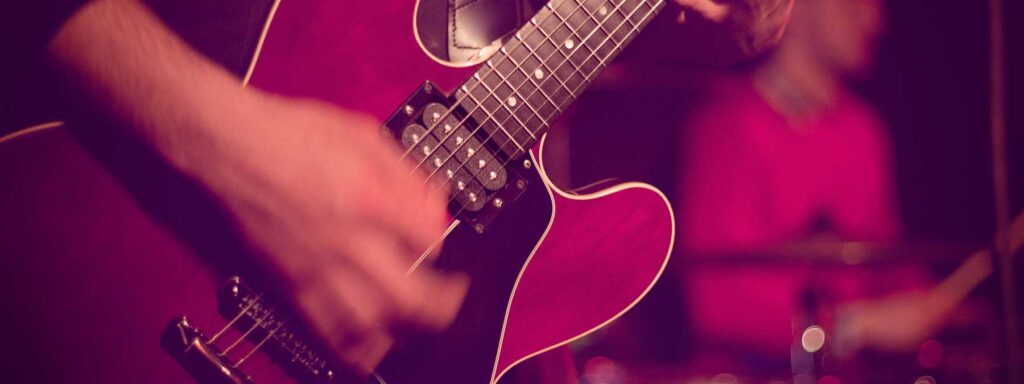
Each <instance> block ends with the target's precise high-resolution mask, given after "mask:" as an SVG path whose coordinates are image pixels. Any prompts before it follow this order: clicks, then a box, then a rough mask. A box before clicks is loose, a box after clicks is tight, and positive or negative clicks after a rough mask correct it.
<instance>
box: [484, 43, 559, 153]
mask: <svg viewBox="0 0 1024 384" xmlns="http://www.w3.org/2000/svg"><path fill="white" fill-rule="evenodd" d="M502 53H504V54H505V55H508V53H505V52H502ZM512 62H513V63H515V60H512ZM487 65H488V66H490V67H491V71H492V72H493V73H497V74H498V76H499V77H501V79H502V80H503V81H505V83H506V84H509V88H512V92H513V93H515V94H516V96H519V99H520V100H522V101H523V104H524V105H526V106H527V107H529V108H530V110H532V111H533V115H534V116H537V117H538V118H540V120H541V122H542V123H544V125H547V124H548V122H547V121H546V120H545V119H544V118H543V117H541V116H540V113H538V112H537V110H536V109H534V108H533V106H532V105H530V103H529V101H528V100H526V99H525V98H524V97H523V95H522V94H520V93H519V89H518V85H520V84H517V85H516V86H512V83H511V82H509V80H508V78H507V77H505V75H503V74H502V73H501V71H499V70H497V68H496V67H494V64H491V61H490V60H487ZM526 80H527V81H529V80H530V77H529V76H526ZM524 83H525V81H524ZM509 113H514V112H512V111H509ZM524 126H525V125H524ZM526 132H527V133H529V134H530V137H531V138H533V139H534V140H536V139H537V136H534V134H533V132H530V130H529V129H527V130H526Z"/></svg>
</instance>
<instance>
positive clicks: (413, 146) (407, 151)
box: [401, 0, 587, 173]
mask: <svg viewBox="0 0 1024 384" xmlns="http://www.w3.org/2000/svg"><path fill="white" fill-rule="evenodd" d="M566 1H567V0H566ZM583 1H587V0H583ZM560 4H564V2H563V3H560ZM550 17H551V15H550V14H549V15H547V16H545V17H544V20H542V21H541V22H544V21H547V19H548V18H550ZM505 59H508V57H507V56H506V57H504V58H502V62H504V60H505ZM487 74H488V75H489V74H490V72H488V73H487ZM463 84H465V83H463ZM478 85H479V83H478V84H475V85H473V88H471V90H472V89H475V88H476V87H477V86H478ZM467 94H468V91H467ZM465 99H466V96H462V97H459V98H457V99H456V100H455V102H454V103H452V107H451V108H448V109H447V110H445V113H444V114H442V115H441V116H440V117H439V118H438V120H437V122H435V123H434V124H433V125H431V126H430V127H429V128H428V129H427V132H426V133H427V134H428V135H429V134H431V133H434V131H435V130H436V129H437V127H438V126H439V125H440V124H441V123H442V122H444V120H445V119H446V118H448V117H449V116H451V114H452V112H454V111H455V109H456V107H458V106H459V104H461V103H462V102H463V101H464V100H465ZM475 110H476V109H474V111H475ZM464 122H466V119H463V120H462V121H460V122H459V124H458V125H456V128H457V127H459V126H461V125H462V123H464ZM455 130H457V129H453V132H449V133H448V135H447V136H445V137H444V139H443V140H440V143H444V142H445V141H447V140H448V139H449V138H451V136H452V135H453V134H454V131H455ZM508 137H509V139H511V138H512V135H508ZM424 139H425V137H424ZM421 142H422V140H420V141H417V142H416V143H414V145H412V146H410V147H409V148H408V149H406V151H405V153H403V154H402V157H401V159H402V160H404V159H405V158H406V157H408V156H409V154H411V153H412V151H414V150H415V149H416V148H417V147H418V144H419V143H421ZM517 144H518V143H517ZM518 147H519V148H520V149H523V148H522V146H521V145H518ZM430 155H433V152H432V153H430ZM429 158H430V156H429V155H428V156H425V157H424V159H429ZM422 167H423V161H422V160H421V161H420V163H419V164H417V165H416V167H415V169H419V168H422ZM413 173H415V170H414V171H413Z"/></svg>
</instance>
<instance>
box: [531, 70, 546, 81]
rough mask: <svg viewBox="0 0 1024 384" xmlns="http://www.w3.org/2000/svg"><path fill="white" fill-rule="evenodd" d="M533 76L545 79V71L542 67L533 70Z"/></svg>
mask: <svg viewBox="0 0 1024 384" xmlns="http://www.w3.org/2000/svg"><path fill="white" fill-rule="evenodd" d="M533 77H536V78H537V80H540V79H543V78H544V71H542V70H540V69H538V70H536V71H533Z"/></svg>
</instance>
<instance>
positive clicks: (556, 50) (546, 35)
mask: <svg viewBox="0 0 1024 384" xmlns="http://www.w3.org/2000/svg"><path fill="white" fill-rule="evenodd" d="M549 4H550V3H549ZM550 11H551V14H552V15H555V17H556V18H558V19H561V17H560V16H558V13H556V12H555V11H554V9H551V10H550ZM562 23H563V24H564V23H565V21H564V20H563V21H562ZM536 29H537V30H539V31H540V32H541V34H542V35H544V38H545V41H547V42H549V43H551V45H552V46H553V47H554V50H553V51H552V52H551V54H550V55H548V57H547V59H550V58H551V57H552V56H554V55H555V54H557V53H559V51H560V49H559V47H560V46H561V44H557V43H556V42H555V40H554V39H552V38H551V35H550V34H549V33H548V32H547V31H545V30H544V28H543V27H541V26H540V25H537V28H536ZM547 59H545V60H544V61H547ZM551 65H555V69H554V70H551V77H552V78H554V79H556V80H558V82H559V83H561V84H562V87H563V88H565V90H566V92H569V96H570V97H572V98H574V99H575V98H577V97H578V96H577V95H576V93H574V92H573V91H572V89H570V88H569V87H568V86H567V85H565V84H566V83H565V79H562V78H560V77H559V76H558V74H557V72H558V68H560V67H561V63H551ZM545 66H546V67H548V69H550V66H549V65H545Z"/></svg>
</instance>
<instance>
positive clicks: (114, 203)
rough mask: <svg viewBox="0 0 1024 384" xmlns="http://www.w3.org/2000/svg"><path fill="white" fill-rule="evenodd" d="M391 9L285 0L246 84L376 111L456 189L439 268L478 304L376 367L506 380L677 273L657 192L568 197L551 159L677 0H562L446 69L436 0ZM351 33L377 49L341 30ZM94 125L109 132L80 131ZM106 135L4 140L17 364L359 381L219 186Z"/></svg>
mask: <svg viewBox="0 0 1024 384" xmlns="http://www.w3.org/2000/svg"><path fill="white" fill-rule="evenodd" d="M385 3H387V4H378V3H377V2H373V1H344V2H339V1H327V0H310V1H300V0H284V1H281V2H279V3H277V4H275V5H274V8H273V10H272V11H271V16H270V17H269V19H268V21H267V26H266V28H265V30H264V36H263V37H262V38H261V41H260V44H259V48H258V49H257V50H256V53H255V57H254V58H253V61H252V65H251V67H250V68H249V72H248V73H247V75H246V76H245V82H246V83H247V85H249V86H257V87H260V88H262V89H265V90H268V91H272V92H277V93H281V94H285V95H290V96H299V97H314V98H318V99H322V100H326V101H328V102H332V103H335V104H338V105H343V106H345V107H347V108H353V109H358V110H363V111H366V112H369V113H372V114H375V115H376V116H377V117H378V118H380V119H381V120H382V121H386V123H385V124H384V125H385V126H384V130H383V131H384V134H387V135H390V136H392V137H393V138H394V139H395V140H396V141H398V142H400V143H401V145H402V146H403V147H404V148H406V150H408V151H410V153H411V154H413V156H414V159H415V160H417V161H418V162H419V164H420V166H421V167H424V168H425V169H426V171H427V173H429V174H431V175H433V176H432V177H435V178H440V179H443V180H446V182H448V183H449V184H450V185H451V186H452V188H451V190H452V203H451V204H450V206H449V210H450V212H451V213H452V215H453V222H452V223H451V226H450V227H449V230H448V232H447V233H446V235H445V245H444V248H443V251H442V253H441V255H440V257H439V258H438V260H437V261H436V267H437V268H440V269H445V270H456V271H461V272H464V273H467V274H468V275H469V276H470V278H471V281H472V284H471V286H470V290H469V292H468V296H467V298H466V301H465V304H464V306H463V308H462V309H461V311H460V312H459V314H458V315H457V318H456V319H455V321H454V323H453V324H452V326H451V327H450V328H449V329H448V330H446V331H443V332H442V333H440V334H438V335H427V336H418V337H415V338H413V339H410V340H406V341H405V342H403V343H402V344H399V345H396V347H395V348H394V349H393V350H392V351H391V352H390V354H389V355H388V356H387V357H386V358H385V360H384V361H383V362H382V364H381V365H380V366H379V367H378V369H377V371H376V372H374V373H373V374H372V375H371V377H370V378H368V379H366V380H368V382H376V383H422V382H427V383H435V382H445V383H476V384H479V383H497V382H499V381H501V380H502V379H503V378H505V377H507V376H508V374H509V372H510V370H512V369H513V368H514V367H516V366H517V365H519V364H520V363H522V362H524V361H526V360H527V359H530V358H531V357H534V356H537V355H538V354H541V353H543V352H545V351H548V350H551V349H553V348H556V347H558V346H562V345H565V344H567V343H569V342H571V341H573V340H575V339H578V338H580V337H582V336H584V335H587V334H589V333H591V332H593V331H595V330H597V329H599V328H600V327H602V326H604V325H606V324H608V323H609V322H611V321H612V320H614V319H616V318H617V317H619V316H621V315H622V314H623V313H624V312H625V311H627V310H628V309H629V308H631V307H632V306H633V305H634V304H636V303H637V301H639V300H640V299H641V298H642V297H643V296H644V295H645V294H646V293H647V291H648V290H649V289H650V288H651V286H652V285H653V284H654V283H655V281H656V280H657V279H658V277H659V276H660V275H661V273H662V271H663V270H664V268H665V264H666V263H667V260H668V255H669V253H670V251H671V249H672V246H673V241H674V232H675V231H674V219H673V213H672V211H671V208H670V206H669V204H668V202H667V200H666V199H665V196H664V195H663V194H662V193H661V192H659V191H658V190H656V189H655V188H653V187H651V186H649V185H646V184H641V183H624V184H617V185H610V186H609V185H606V186H604V187H594V188H590V189H588V190H584V191H576V192H567V191H563V190H562V189H559V188H558V187H557V186H555V185H554V184H553V183H552V182H551V180H550V179H549V178H548V177H547V175H546V173H545V171H544V157H543V137H544V135H545V133H546V130H547V128H548V127H549V125H550V124H551V122H552V120H554V119H555V118H556V117H557V116H558V114H559V113H560V112H561V111H563V110H564V109H565V108H566V107H567V106H568V105H569V103H571V102H572V101H573V100H574V99H575V98H576V97H577V96H579V94H580V93H581V92H582V91H583V90H584V88H585V87H586V86H587V85H588V84H589V83H590V82H591V81H592V80H593V79H594V78H595V77H596V76H597V74H598V73H600V71H601V70H602V69H603V68H604V67H605V66H606V65H607V64H608V62H609V61H611V60H612V59H613V58H614V57H615V56H616V55H617V54H618V53H619V52H620V51H621V50H622V48H623V47H624V46H625V45H626V44H627V43H628V42H629V41H630V40H632V38H633V37H634V36H636V34H637V33H639V31H640V30H641V29H642V28H643V27H644V26H645V25H646V24H647V23H648V22H649V21H650V20H651V18H652V17H654V15H655V14H657V13H658V11H659V10H660V9H661V7H662V6H663V5H664V4H663V1H661V0H553V1H551V2H550V3H548V4H547V5H546V6H545V7H543V8H542V9H540V10H539V11H538V12H537V13H536V14H535V15H534V16H533V17H532V18H530V19H529V21H528V22H527V23H525V25H524V26H522V27H521V28H519V29H518V30H517V31H515V32H514V33H512V34H510V35H508V36H507V37H506V38H505V39H503V40H502V41H501V42H499V43H496V44H494V46H493V47H492V49H485V50H484V51H483V52H485V53H486V54H485V55H480V60H477V61H476V64H475V65H474V66H470V67H464V68H451V67H449V66H445V65H441V64H439V63H438V62H437V61H435V60H433V58H432V56H435V55H425V54H424V53H423V49H424V48H427V49H428V50H429V48H430V47H428V46H427V45H429V44H426V43H424V41H423V40H421V39H418V38H417V36H416V35H417V33H414V32H413V31H412V30H410V28H409V25H410V22H409V21H410V19H413V18H414V16H415V18H420V17H422V16H423V15H424V14H423V13H422V12H419V11H421V10H418V9H417V8H416V7H418V6H422V4H419V3H417V4H416V6H415V7H414V5H413V4H411V2H410V4H408V5H394V4H395V3H398V2H385ZM353 34H355V35H358V36H360V37H361V38H359V39H354V38H353V39H349V40H353V41H359V42H360V43H355V44H354V45H353V44H349V45H346V46H337V45H335V44H332V40H333V39H335V38H336V37H338V36H349V35H353ZM434 58H436V57H434ZM424 78H432V79H434V80H435V82H433V83H431V82H427V83H423V80H422V79H424ZM410 90H415V92H414V93H413V94H412V96H408V92H409V91H410ZM403 100H404V101H403ZM396 105H397V106H398V110H397V112H395V111H394V109H395V106H396ZM95 131H100V132H107V133H95V134H83V133H82V132H91V133H94V132H95ZM110 131H116V130H88V129H87V130H76V129H74V127H68V126H66V125H64V124H61V123H52V124H47V125H42V126H37V127H34V128H30V129H27V130H23V131H20V132H16V133H14V134H12V135H8V136H7V137H4V138H2V139H0V260H2V263H3V264H2V265H0V267H2V275H0V278H2V279H0V281H2V282H0V284H2V286H0V287H2V288H4V289H3V291H2V293H0V294H2V295H3V296H4V299H3V301H2V305H4V310H5V312H4V313H5V314H4V315H3V316H2V317H3V319H2V320H0V326H2V327H3V328H2V329H4V330H5V331H6V333H7V337H6V339H7V340H6V343H5V344H7V348H5V349H6V350H7V351H8V353H9V354H10V356H5V357H4V359H3V360H4V361H5V363H13V364H11V366H10V367H8V368H7V369H5V374H6V375H8V377H9V378H11V379H12V381H15V382H55V381H58V382H63V381H74V382H117V383H121V382H124V383H128V382H149V383H182V382H191V381H199V382H203V383H207V382H210V383H215V382H225V383H249V382H255V383H276V382H312V383H329V382H348V380H350V378H349V377H347V376H348V375H347V374H345V373H344V371H345V370H344V369H343V368H342V367H339V366H337V365H335V363H334V362H332V361H331V360H330V359H329V358H328V356H327V355H325V354H323V353H321V352H320V351H322V350H323V349H322V348H321V346H320V345H319V343H318V341H317V340H315V339H313V338H310V337H308V334H307V332H305V331H304V330H303V329H301V326H300V325H299V324H298V323H295V322H289V321H288V320H289V318H290V317H289V315H288V313H287V311H286V310H285V309H286V308H284V309H282V308H283V307H282V308H279V307H278V306H279V305H280V303H281V302H282V301H280V300H277V299H276V298H274V297H273V295H271V294H269V293H268V294H264V293H265V292H267V291H266V290H264V289H263V284H264V282H263V281H262V279H263V278H264V275H263V273H261V271H259V270H258V268H254V267H250V266H248V263H246V262H245V260H248V259H249V256H248V255H247V253H248V252H249V251H248V250H247V249H246V247H245V244H244V242H243V241H242V240H241V236H239V234H238V233H237V232H238V229H237V228H236V227H235V225H234V223H233V222H232V220H231V219H230V216H228V215H226V214H225V213H224V211H223V209H222V208H221V207H220V206H219V205H218V204H217V203H216V202H215V201H216V200H215V199H212V198H211V197H210V196H208V195H207V193H206V192H205V190H204V189H202V188H199V187H197V186H196V185H194V184H192V182H191V181H189V180H185V179H184V178H183V177H181V176H180V175H178V174H177V173H175V172H173V171H172V170H170V169H169V168H168V166H167V165H166V164H164V163H163V162H161V161H160V160H159V159H158V157H157V156H155V155H154V154H152V153H150V152H148V151H147V150H146V149H144V146H142V145H140V144H138V143H136V142H134V141H133V139H131V138H129V137H123V136H120V135H119V134H117V133H109V132H110Z"/></svg>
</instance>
